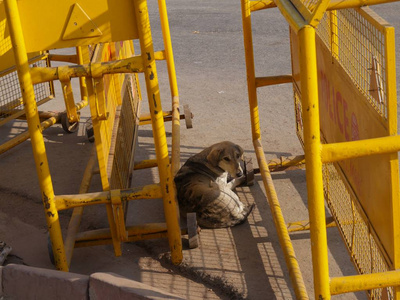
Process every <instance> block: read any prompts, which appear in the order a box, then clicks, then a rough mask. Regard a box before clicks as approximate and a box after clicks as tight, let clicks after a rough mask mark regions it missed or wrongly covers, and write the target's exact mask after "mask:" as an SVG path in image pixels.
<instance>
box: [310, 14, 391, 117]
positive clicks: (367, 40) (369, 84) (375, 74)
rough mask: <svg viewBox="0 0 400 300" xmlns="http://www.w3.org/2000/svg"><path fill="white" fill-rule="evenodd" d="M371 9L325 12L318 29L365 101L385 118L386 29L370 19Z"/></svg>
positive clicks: (320, 35)
mask: <svg viewBox="0 0 400 300" xmlns="http://www.w3.org/2000/svg"><path fill="white" fill-rule="evenodd" d="M370 11H371V10H366V9H343V10H339V11H336V12H330V13H326V14H325V15H324V18H323V19H322V21H321V23H320V24H319V26H318V31H317V32H318V36H319V37H320V38H321V39H322V41H323V42H324V43H325V45H326V46H327V47H328V48H329V49H330V50H331V51H332V55H333V56H336V59H337V60H338V62H339V63H340V64H341V66H342V67H343V68H344V70H345V71H346V73H347V74H348V75H349V77H350V78H351V80H352V81H353V82H354V84H355V85H356V86H357V88H358V89H359V90H360V92H361V93H362V94H363V95H364V96H365V99H366V100H367V102H368V103H369V104H370V105H371V106H372V107H373V108H374V109H375V110H376V111H377V112H378V113H379V115H380V116H381V117H382V118H383V119H387V95H386V90H387V88H386V57H385V32H384V26H375V24H372V23H371V22H370V21H369V19H370V18H371V16H370ZM334 49H335V50H334ZM335 51H337V53H336V55H335V53H334V52H335Z"/></svg>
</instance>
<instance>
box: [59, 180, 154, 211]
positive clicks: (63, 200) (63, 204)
mask: <svg viewBox="0 0 400 300" xmlns="http://www.w3.org/2000/svg"><path fill="white" fill-rule="evenodd" d="M118 193H119V197H121V200H122V201H130V200H138V199H156V198H162V194H161V187H160V185H158V184H150V185H146V186H143V187H135V188H131V189H125V190H118ZM54 200H55V203H56V208H57V210H65V209H69V208H74V207H80V206H86V205H95V204H110V203H111V191H105V192H97V193H86V194H77V195H59V196H55V197H54Z"/></svg>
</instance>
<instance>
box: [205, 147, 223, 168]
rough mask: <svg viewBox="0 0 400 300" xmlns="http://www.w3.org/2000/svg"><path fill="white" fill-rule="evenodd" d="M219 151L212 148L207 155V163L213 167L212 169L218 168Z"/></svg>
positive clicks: (219, 149)
mask: <svg viewBox="0 0 400 300" xmlns="http://www.w3.org/2000/svg"><path fill="white" fill-rule="evenodd" d="M221 151H222V149H221V148H213V149H211V151H210V153H208V155H207V160H208V162H209V163H211V165H213V166H214V167H216V166H218V163H219V160H220V155H221Z"/></svg>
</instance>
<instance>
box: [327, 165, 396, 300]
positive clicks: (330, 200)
mask: <svg viewBox="0 0 400 300" xmlns="http://www.w3.org/2000/svg"><path fill="white" fill-rule="evenodd" d="M323 175H324V176H323V177H324V193H325V199H326V201H327V204H328V206H329V209H330V211H331V213H332V215H333V217H334V218H335V220H336V224H337V227H338V229H339V231H340V233H341V235H342V237H343V240H344V241H345V245H346V247H347V249H348V251H349V253H350V256H351V258H352V260H353V263H354V265H355V267H356V269H357V270H358V272H359V273H362V274H368V273H376V272H384V271H389V270H390V268H389V266H388V264H387V263H386V261H385V257H384V256H383V254H382V252H381V250H380V248H379V245H378V243H377V242H376V241H375V239H374V233H373V229H372V228H371V225H370V223H369V222H368V219H367V218H366V216H365V214H364V213H363V211H362V209H361V206H360V205H359V204H358V202H357V199H356V198H355V197H354V195H353V193H351V189H350V188H349V187H348V186H346V185H345V183H344V180H343V176H342V175H341V171H340V167H338V166H337V165H334V164H325V165H324V166H323ZM369 293H370V297H371V298H372V299H381V298H382V295H381V294H382V290H381V289H377V290H372V291H369ZM388 295H389V299H393V290H392V289H391V288H390V289H388Z"/></svg>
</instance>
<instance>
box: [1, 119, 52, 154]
mask: <svg viewBox="0 0 400 300" xmlns="http://www.w3.org/2000/svg"><path fill="white" fill-rule="evenodd" d="M56 123H57V118H55V117H51V118H49V119H47V120H45V121H43V122H42V123H40V125H41V126H42V131H43V130H45V129H47V128H49V127H50V126H52V125H54V124H56ZM29 137H30V135H29V131H25V132H23V133H21V134H20V135H17V136H16V137H15V138H12V139H11V140H8V141H7V142H5V143H3V144H2V145H0V154H2V153H4V152H6V151H7V150H9V149H11V148H13V147H15V146H17V145H19V144H21V143H22V142H24V141H26V140H27V139H29Z"/></svg>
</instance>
